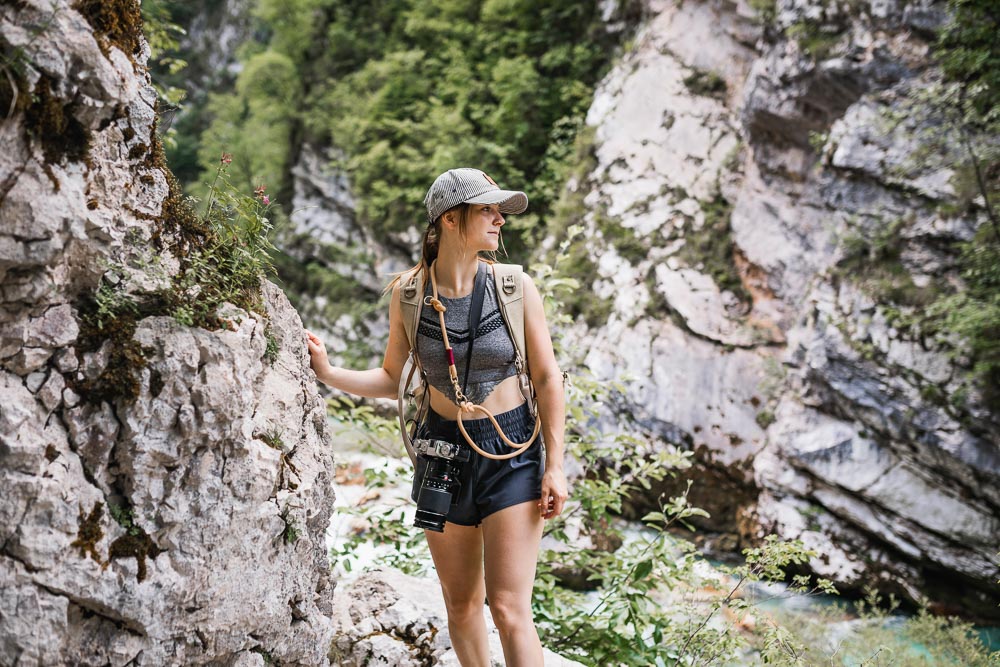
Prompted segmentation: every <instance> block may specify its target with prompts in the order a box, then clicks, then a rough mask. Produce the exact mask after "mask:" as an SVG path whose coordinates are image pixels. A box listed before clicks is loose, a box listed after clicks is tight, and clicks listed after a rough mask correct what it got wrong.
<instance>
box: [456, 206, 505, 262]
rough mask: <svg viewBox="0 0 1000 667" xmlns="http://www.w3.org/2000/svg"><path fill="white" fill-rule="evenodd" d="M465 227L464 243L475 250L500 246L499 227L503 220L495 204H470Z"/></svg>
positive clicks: (487, 249)
mask: <svg viewBox="0 0 1000 667" xmlns="http://www.w3.org/2000/svg"><path fill="white" fill-rule="evenodd" d="M469 207H470V208H469V217H468V220H467V222H466V227H465V237H466V243H468V245H469V247H470V249H471V250H475V251H477V252H479V251H482V250H486V251H491V250H497V249H498V248H499V247H500V228H501V227H502V226H503V224H504V222H506V221H505V220H504V219H503V215H501V213H500V207H499V206H498V205H497V204H470V205H469Z"/></svg>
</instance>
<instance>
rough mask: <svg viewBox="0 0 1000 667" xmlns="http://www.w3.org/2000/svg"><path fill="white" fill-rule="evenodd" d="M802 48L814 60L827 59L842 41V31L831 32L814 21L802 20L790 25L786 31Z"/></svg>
mask: <svg viewBox="0 0 1000 667" xmlns="http://www.w3.org/2000/svg"><path fill="white" fill-rule="evenodd" d="M785 34H786V35H788V37H789V38H790V39H793V40H795V41H796V42H798V43H799V46H800V47H802V50H803V51H804V52H805V53H806V54H808V55H809V56H811V57H812V58H813V59H814V60H825V59H826V58H827V57H828V56H829V55H830V54H831V52H832V51H833V48H834V47H835V46H836V45H837V43H838V42H839V41H840V39H841V36H842V33H841V32H830V31H828V30H826V29H824V27H823V26H822V25H819V24H817V23H814V22H812V21H800V22H798V23H794V24H792V25H790V26H788V29H787V30H786V31H785Z"/></svg>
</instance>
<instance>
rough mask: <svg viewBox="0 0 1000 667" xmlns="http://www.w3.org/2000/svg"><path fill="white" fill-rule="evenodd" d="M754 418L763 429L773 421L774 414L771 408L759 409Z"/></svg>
mask: <svg viewBox="0 0 1000 667" xmlns="http://www.w3.org/2000/svg"><path fill="white" fill-rule="evenodd" d="M754 419H755V420H756V421H757V425H758V426H760V427H761V428H763V429H766V428H767V427H768V426H770V425H771V424H773V423H774V420H775V416H774V412H772V411H771V410H761V411H760V412H758V413H757V416H756V417H755V418H754Z"/></svg>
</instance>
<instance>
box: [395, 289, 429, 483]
mask: <svg viewBox="0 0 1000 667" xmlns="http://www.w3.org/2000/svg"><path fill="white" fill-rule="evenodd" d="M397 289H399V305H400V308H401V309H402V311H403V312H402V314H403V331H404V332H405V333H406V340H407V342H408V343H409V344H410V354H409V356H407V358H406V363H405V364H403V371H402V373H400V377H399V388H398V390H397V404H396V406H397V410H398V413H399V430H400V434H401V435H402V436H403V445H404V446H405V447H406V454H407V456H409V457H410V461H411V462H412V463H413V464H414V465H416V462H417V457H416V452H415V451H414V449H413V438H414V437H415V435H416V429H417V427H418V426H419V425H420V423H421V422H422V421H423V419H424V416H425V415H426V414H427V408H428V407H429V405H430V401H429V399H430V394H429V393H428V392H426V391H424V390H423V388H422V386H421V385H422V382H423V369H422V368H420V359H419V358H418V357H417V350H416V346H417V327H418V325H419V324H420V311H421V309H422V308H423V304H424V280H423V272H422V271H421V270H419V269H417V270H415V271H413V272H412V273H410V274H407V275H404V276H402V277H401V278H400V281H399V286H398V288H397ZM408 404H410V405H413V406H414V407H415V412H414V413H413V414H411V415H409V417H408V416H407V405H408Z"/></svg>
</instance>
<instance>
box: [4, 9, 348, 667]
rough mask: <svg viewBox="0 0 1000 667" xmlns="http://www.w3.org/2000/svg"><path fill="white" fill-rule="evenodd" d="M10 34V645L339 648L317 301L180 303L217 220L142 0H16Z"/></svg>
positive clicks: (98, 652) (104, 657)
mask: <svg viewBox="0 0 1000 667" xmlns="http://www.w3.org/2000/svg"><path fill="white" fill-rule="evenodd" d="M0 49H2V53H3V74H4V76H3V77H0V78H2V82H0V102H2V106H3V110H2V112H0V113H2V114H3V115H2V117H0V145H2V146H3V151H2V153H0V277H2V282H3V290H2V301H3V307H2V309H0V487H2V488H3V493H2V494H0V663H2V664H5V665H21V664H23V665H34V664H143V665H163V664H208V663H212V664H232V665H235V664H240V665H250V664H264V662H265V659H267V660H271V659H272V658H273V659H275V660H277V661H280V662H281V663H282V664H308V665H318V664H325V663H326V662H327V650H328V648H329V645H330V641H331V638H332V632H333V629H332V628H333V626H332V620H331V617H330V614H331V610H330V593H331V590H330V589H331V582H330V578H329V567H328V563H327V555H326V549H325V544H324V532H325V530H326V527H327V525H328V522H329V515H330V512H331V508H332V500H333V493H332V489H331V487H330V477H331V471H332V460H331V458H330V455H329V451H328V449H327V444H328V440H329V437H328V433H327V425H326V418H325V410H324V405H323V403H322V401H321V400H320V399H319V397H318V396H317V394H316V391H315V385H314V379H313V376H312V374H311V371H310V370H309V366H308V359H307V357H306V355H305V352H304V348H303V346H302V339H301V322H300V321H299V318H298V316H297V314H296V313H295V312H294V310H292V309H291V308H290V306H289V305H288V302H287V300H286V299H285V298H284V296H283V295H282V294H281V293H280V291H278V290H277V289H276V288H274V287H273V286H270V285H267V284H265V285H264V293H263V296H262V297H261V298H260V299H259V303H260V304H262V305H261V307H260V308H259V309H258V311H259V312H251V311H248V310H246V309H242V308H238V307H236V306H233V305H223V306H222V307H221V308H220V309H219V310H218V312H216V313H213V314H212V322H214V324H215V326H212V327H211V328H204V327H191V326H185V325H182V324H180V323H178V318H177V317H171V316H167V312H166V310H165V309H164V308H163V306H162V304H163V298H164V297H165V295H167V294H169V293H170V290H171V289H173V288H174V287H175V286H176V282H175V278H177V276H178V275H180V274H181V272H183V271H184V270H185V266H187V265H188V264H189V263H190V261H191V257H192V253H197V251H198V249H199V245H198V244H199V243H200V242H203V241H204V239H205V234H204V233H203V231H202V230H199V229H198V228H197V227H192V226H191V225H192V224H193V220H194V219H193V218H192V216H191V214H190V213H186V212H185V211H186V209H185V207H184V205H183V203H182V202H181V201H180V194H179V192H178V190H177V187H176V185H175V184H174V182H173V179H172V177H171V176H170V174H169V172H168V170H167V169H166V168H165V166H164V165H163V161H162V148H161V147H160V143H159V139H158V138H157V136H156V129H155V126H156V95H155V92H154V90H153V88H152V87H151V86H150V82H149V77H148V74H147V72H146V68H145V63H146V59H147V58H148V49H147V47H146V44H145V41H144V40H143V38H142V35H141V25H140V18H139V8H138V3H137V2H134V1H132V0H120V1H115V2H94V1H91V0H82V1H78V2H72V3H71V2H69V1H68V0H57V1H55V2H52V1H49V0H30V1H19V2H14V3H4V4H3V6H2V8H0ZM188 296H189V297H190V298H198V297H197V296H196V295H195V294H190V295H188ZM258 296H259V295H258Z"/></svg>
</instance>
